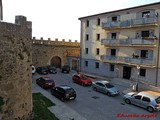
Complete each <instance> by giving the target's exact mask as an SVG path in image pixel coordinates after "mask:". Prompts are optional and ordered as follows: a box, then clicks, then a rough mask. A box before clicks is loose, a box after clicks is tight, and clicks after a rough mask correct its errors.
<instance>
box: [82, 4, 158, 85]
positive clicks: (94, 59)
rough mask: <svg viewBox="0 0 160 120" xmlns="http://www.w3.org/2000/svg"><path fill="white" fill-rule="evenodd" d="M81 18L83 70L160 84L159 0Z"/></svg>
mask: <svg viewBox="0 0 160 120" xmlns="http://www.w3.org/2000/svg"><path fill="white" fill-rule="evenodd" d="M79 20H80V21H81V57H80V61H81V62H80V68H81V71H82V72H87V73H91V74H97V75H101V76H106V77H113V78H115V77H116V78H122V79H128V80H131V79H133V80H139V81H140V82H144V83H147V84H151V85H154V86H160V70H159V67H160V63H159V54H160V52H159V51H160V50H159V36H160V2H157V3H152V4H147V5H142V6H137V7H132V8H127V9H121V10H116V11H111V12H105V13H100V14H95V15H91V16H86V17H81V18H79Z"/></svg>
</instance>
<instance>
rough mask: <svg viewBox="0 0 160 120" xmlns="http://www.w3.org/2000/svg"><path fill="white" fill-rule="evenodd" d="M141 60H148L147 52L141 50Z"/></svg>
mask: <svg viewBox="0 0 160 120" xmlns="http://www.w3.org/2000/svg"><path fill="white" fill-rule="evenodd" d="M141 58H148V50H141Z"/></svg>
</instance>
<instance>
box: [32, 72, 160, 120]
mask: <svg viewBox="0 0 160 120" xmlns="http://www.w3.org/2000/svg"><path fill="white" fill-rule="evenodd" d="M72 74H73V71H72V72H71V73H70V74H65V73H60V72H58V73H57V74H50V75H48V76H50V77H51V78H53V79H54V81H55V84H56V86H57V85H69V86H71V87H73V88H74V89H75V90H76V92H77V98H76V100H74V101H66V102H65V103H62V104H63V105H64V106H66V107H67V108H70V109H71V110H73V111H75V112H76V113H78V114H79V115H80V116H82V117H83V118H84V119H87V120H116V119H117V120H124V119H129V120H132V119H134V120H135V119H136V120H149V119H152V120H158V119H159V118H160V112H155V113H153V114H151V113H149V112H148V111H146V110H145V109H142V108H139V107H137V106H134V105H128V104H126V103H124V101H123V95H122V94H120V95H119V96H115V97H109V96H107V95H105V94H102V93H99V92H96V91H94V90H92V87H91V86H86V87H83V86H81V85H78V84H76V83H73V82H72ZM39 76H40V75H38V74H36V75H34V76H33V84H34V87H37V88H40V87H39V86H38V85H36V84H35V80H36V78H38V77H39ZM115 86H116V87H117V88H118V89H119V90H120V91H121V92H122V91H124V90H125V89H126V87H125V86H123V85H120V84H115ZM40 89H42V88H40ZM42 90H43V89H42ZM43 91H46V92H47V93H49V94H50V90H49V89H48V90H43ZM52 97H53V98H54V99H56V98H55V97H54V96H52ZM50 99H52V98H50ZM57 101H58V102H59V103H61V101H60V100H57ZM64 109H65V108H64ZM59 114H64V113H59ZM126 116H128V117H126ZM74 119H75V120H76V118H74ZM77 120H78V118H77Z"/></svg>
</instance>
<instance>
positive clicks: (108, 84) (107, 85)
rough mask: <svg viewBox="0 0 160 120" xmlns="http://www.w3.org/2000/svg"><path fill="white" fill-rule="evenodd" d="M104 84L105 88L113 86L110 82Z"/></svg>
mask: <svg viewBox="0 0 160 120" xmlns="http://www.w3.org/2000/svg"><path fill="white" fill-rule="evenodd" d="M105 86H106V87H107V88H113V87H114V86H113V85H112V84H110V83H106V84H105Z"/></svg>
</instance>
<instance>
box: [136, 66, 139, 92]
mask: <svg viewBox="0 0 160 120" xmlns="http://www.w3.org/2000/svg"><path fill="white" fill-rule="evenodd" d="M139 70H140V66H139V65H137V76H138V78H137V81H136V91H138V83H139Z"/></svg>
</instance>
